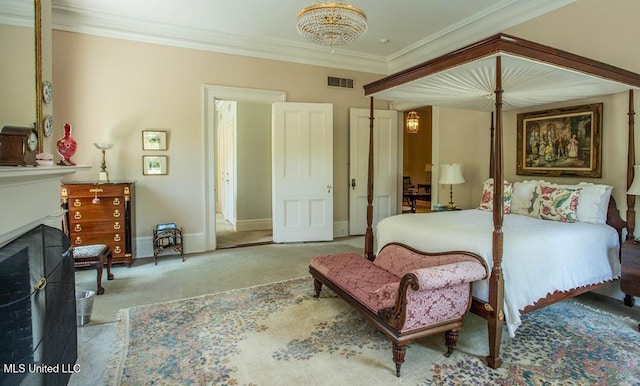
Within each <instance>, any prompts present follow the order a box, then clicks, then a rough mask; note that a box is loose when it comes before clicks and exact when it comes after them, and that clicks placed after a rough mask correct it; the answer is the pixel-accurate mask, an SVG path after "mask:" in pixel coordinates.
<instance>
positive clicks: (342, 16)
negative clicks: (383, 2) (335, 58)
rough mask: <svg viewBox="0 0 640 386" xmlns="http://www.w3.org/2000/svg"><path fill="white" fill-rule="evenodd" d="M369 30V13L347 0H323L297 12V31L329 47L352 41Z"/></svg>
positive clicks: (317, 0)
mask: <svg viewBox="0 0 640 386" xmlns="http://www.w3.org/2000/svg"><path fill="white" fill-rule="evenodd" d="M366 30H367V15H365V13H364V12H362V10H360V9H358V8H356V7H354V6H353V5H351V4H350V2H349V1H348V0H345V1H340V0H336V1H320V0H316V2H315V3H314V4H313V5H311V6H309V7H307V8H304V9H303V10H302V11H300V12H298V32H300V35H302V36H303V37H305V38H307V39H309V40H311V41H313V42H315V43H318V44H325V45H328V46H339V45H345V44H349V43H351V42H353V41H354V40H356V39H357V38H359V37H360V36H361V35H362V34H363V33H364V32H365V31H366Z"/></svg>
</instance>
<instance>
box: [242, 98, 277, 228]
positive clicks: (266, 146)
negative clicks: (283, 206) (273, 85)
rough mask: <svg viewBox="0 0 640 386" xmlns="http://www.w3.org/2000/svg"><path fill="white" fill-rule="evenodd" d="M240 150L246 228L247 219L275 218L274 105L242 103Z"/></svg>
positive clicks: (243, 213)
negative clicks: (272, 202)
mask: <svg viewBox="0 0 640 386" xmlns="http://www.w3.org/2000/svg"><path fill="white" fill-rule="evenodd" d="M237 149H238V153H237V160H238V205H237V207H238V212H237V213H238V223H239V224H238V226H239V228H242V223H243V221H245V220H254V221H255V220H264V219H267V220H270V219H271V105H268V104H263V103H250V102H238V139H237ZM267 222H268V221H267ZM269 226H270V224H269Z"/></svg>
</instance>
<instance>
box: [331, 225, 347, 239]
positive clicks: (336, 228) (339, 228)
mask: <svg viewBox="0 0 640 386" xmlns="http://www.w3.org/2000/svg"><path fill="white" fill-rule="evenodd" d="M347 236H349V221H334V222H333V238H334V239H335V238H337V237H347Z"/></svg>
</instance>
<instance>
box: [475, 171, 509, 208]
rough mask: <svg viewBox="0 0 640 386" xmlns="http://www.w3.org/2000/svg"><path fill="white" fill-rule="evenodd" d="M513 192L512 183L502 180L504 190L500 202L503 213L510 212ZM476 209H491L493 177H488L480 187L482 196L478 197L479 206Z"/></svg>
mask: <svg viewBox="0 0 640 386" xmlns="http://www.w3.org/2000/svg"><path fill="white" fill-rule="evenodd" d="M512 193H513V184H512V183H510V182H507V181H506V180H505V181H504V190H503V193H502V202H503V203H504V213H505V214H509V213H511V196H512ZM478 209H481V210H486V211H490V212H492V211H493V178H489V179H488V180H486V181H485V182H484V185H483V187H482V198H481V199H480V207H479V208H478Z"/></svg>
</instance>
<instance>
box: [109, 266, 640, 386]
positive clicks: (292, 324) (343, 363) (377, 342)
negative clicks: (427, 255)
mask: <svg viewBox="0 0 640 386" xmlns="http://www.w3.org/2000/svg"><path fill="white" fill-rule="evenodd" d="M312 295H313V283H312V279H311V278H301V279H296V280H290V281H285V282H281V283H274V284H269V285H266V286H259V287H252V288H246V289H240V290H233V291H229V292H223V293H218V294H212V295H204V296H200V297H195V298H189V299H184V300H179V301H173V302H168V303H160V304H154V305H149V306H139V307H133V308H129V309H124V310H121V311H120V314H119V316H120V321H119V324H118V327H117V334H116V335H117V339H118V342H117V344H118V346H119V348H118V351H117V352H116V353H114V357H113V358H112V360H111V367H110V369H109V374H108V375H107V380H106V382H107V384H108V385H399V384H404V385H407V384H408V385H632V384H636V385H637V384H640V366H639V365H640V338H639V336H638V332H637V331H636V330H635V325H636V322H634V321H632V320H630V319H626V318H622V317H617V316H614V315H611V314H607V313H604V312H601V311H598V310H595V309H592V308H590V307H587V306H584V305H582V304H580V303H578V302H576V301H565V302H562V303H559V304H555V305H552V306H549V307H546V308H544V309H541V310H538V311H536V312H533V313H531V314H528V315H526V316H525V318H524V323H523V325H522V326H521V327H520V328H519V329H518V330H517V334H516V335H517V336H516V337H515V338H513V339H510V338H508V337H505V340H504V343H503V345H502V354H501V356H502V359H503V360H504V364H503V365H502V367H501V368H500V369H498V370H493V369H491V368H489V367H487V366H486V365H485V364H484V362H483V360H484V359H483V357H484V356H485V355H486V353H487V342H486V322H485V321H484V320H482V319H480V318H479V317H477V316H475V315H471V314H470V315H469V316H467V317H466V318H465V327H464V328H463V329H462V331H461V333H460V340H459V342H458V349H457V350H456V351H455V352H454V354H453V355H452V356H450V357H449V358H446V357H444V355H443V353H444V352H445V345H444V338H443V335H442V334H438V335H436V336H433V337H429V338H425V339H421V340H420V341H417V342H414V343H412V344H411V345H410V346H409V347H408V348H407V353H406V358H405V363H404V364H403V366H402V376H401V377H400V378H397V377H396V376H395V365H394V363H393V360H392V353H391V343H390V342H389V341H388V340H387V339H386V338H385V337H384V336H383V335H382V334H381V333H379V332H377V331H376V330H375V329H374V328H372V327H371V326H370V325H369V324H368V323H367V322H366V321H365V319H363V318H362V317H361V316H360V315H359V314H358V313H356V312H355V311H354V310H353V309H351V308H350V306H348V305H347V304H346V302H344V301H343V300H341V299H340V298H338V297H336V296H335V295H334V294H333V293H332V292H331V291H330V290H328V289H326V288H325V289H324V290H323V291H322V296H321V298H320V299H315V298H313V297H312Z"/></svg>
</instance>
